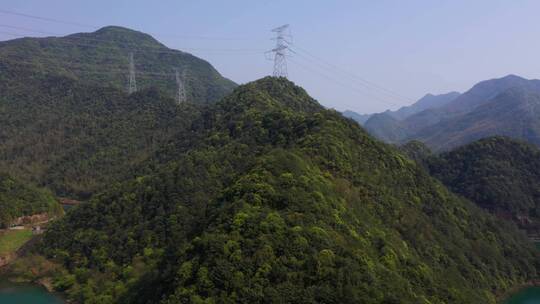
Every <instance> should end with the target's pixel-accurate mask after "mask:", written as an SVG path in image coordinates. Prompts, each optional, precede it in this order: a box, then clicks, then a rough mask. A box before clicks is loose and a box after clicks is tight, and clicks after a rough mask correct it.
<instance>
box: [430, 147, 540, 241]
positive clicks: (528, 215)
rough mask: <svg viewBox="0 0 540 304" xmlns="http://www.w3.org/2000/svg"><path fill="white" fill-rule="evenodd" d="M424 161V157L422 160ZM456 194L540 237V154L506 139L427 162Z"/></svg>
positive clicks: (457, 150)
mask: <svg viewBox="0 0 540 304" xmlns="http://www.w3.org/2000/svg"><path fill="white" fill-rule="evenodd" d="M420 158H421V157H420ZM424 163H425V164H427V168H428V169H429V171H430V172H431V174H432V175H433V176H435V177H437V178H438V179H440V180H441V181H442V182H443V183H444V184H445V185H446V186H447V187H448V188H450V189H451V190H452V191H454V192H456V193H459V194H461V195H463V196H465V197H467V198H468V199H470V200H472V201H474V202H476V203H477V204H478V205H479V206H481V207H482V208H485V209H488V210H489V211H491V212H493V213H496V214H498V215H499V216H501V217H505V218H508V219H512V220H514V221H515V222H516V223H518V224H519V225H520V226H521V227H522V228H524V229H527V230H528V231H529V232H530V233H534V234H539V233H540V150H539V149H538V148H537V147H535V146H532V145H530V144H527V143H524V142H520V141H516V140H512V139H510V138H505V137H492V138H486V139H482V140H479V141H477V142H474V143H472V144H469V145H467V146H464V147H461V148H458V149H456V150H454V151H451V152H447V153H443V154H441V155H438V156H429V157H427V158H424Z"/></svg>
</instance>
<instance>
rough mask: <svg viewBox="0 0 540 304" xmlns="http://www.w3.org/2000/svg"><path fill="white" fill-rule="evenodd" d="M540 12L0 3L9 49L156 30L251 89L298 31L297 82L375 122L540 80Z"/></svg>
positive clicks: (334, 5) (520, 5) (0, 28)
mask: <svg viewBox="0 0 540 304" xmlns="http://www.w3.org/2000/svg"><path fill="white" fill-rule="evenodd" d="M58 7H61V8H62V9H61V10H58V9H57V8H58ZM104 8H106V9H104ZM463 8H465V9H463ZM538 9H540V3H536V2H534V1H515V2H512V3H508V2H503V1H487V0H484V1H476V2H475V3H469V2H466V1H453V2H452V3H433V2H432V1H414V2H408V3H396V2H395V1H377V2H376V3H375V2H364V1H362V2H358V1H334V2H331V3H323V2H316V3H314V2H313V1H309V2H308V1H296V2H294V3H288V2H286V1H272V2H270V1H260V2H257V3H254V2H253V1H228V2H227V3H222V2H213V1H183V2H182V3H178V2H174V1H162V2H159V3H145V2H143V1H118V2H114V3H112V4H111V3H108V2H106V1H103V0H98V1H92V2H91V3H78V2H77V3H75V2H70V1H66V0H54V1H48V2H47V3H46V4H45V3H42V2H40V1H36V0H30V1H25V2H19V1H14V0H7V1H4V2H3V4H2V5H0V15H1V16H2V21H0V40H10V39H13V38H16V37H17V35H20V36H31V37H42V36H50V35H48V33H54V34H58V35H66V34H70V33H75V32H91V31H94V30H97V29H98V28H101V27H103V26H107V25H118V26H123V27H128V28H132V29H136V30H139V31H142V32H145V33H149V34H151V35H153V36H154V37H155V38H156V39H158V40H159V41H161V42H163V43H164V44H165V45H167V46H168V47H170V48H175V49H180V50H185V51H187V52H189V53H192V54H194V55H196V56H198V57H201V58H203V59H205V60H207V61H209V62H210V63H211V64H212V65H213V66H214V67H215V68H216V69H217V70H218V71H219V72H220V73H221V74H222V75H224V76H225V77H227V78H230V79H231V80H233V81H235V82H237V83H245V82H248V81H251V80H255V79H258V78H261V77H264V76H266V75H269V74H271V73H272V62H271V61H269V60H266V58H265V54H264V52H265V51H266V50H270V49H272V47H273V46H274V42H273V41H272V40H270V38H271V37H272V33H271V32H270V30H271V29H272V28H273V27H275V26H279V25H281V24H285V23H288V24H290V25H291V31H292V34H293V37H294V41H293V45H292V48H294V49H295V50H296V53H291V58H289V61H288V67H289V79H291V80H292V81H294V82H296V83H297V84H299V85H301V86H303V87H304V88H305V89H306V90H307V91H308V92H309V93H310V94H311V95H312V96H313V97H315V98H316V99H318V100H319V101H320V102H321V103H322V104H323V105H325V106H327V107H331V108H336V109H338V110H346V109H349V110H353V111H355V112H358V113H372V112H380V111H384V110H386V109H388V108H390V109H397V108H399V107H401V106H405V105H409V104H411V103H413V102H414V101H416V100H418V99H419V98H421V97H422V96H424V95H426V94H427V93H432V94H441V93H447V92H450V91H458V92H464V91H466V90H467V89H469V88H470V87H471V86H472V85H474V84H475V83H477V82H479V81H482V80H486V79H492V78H499V77H503V76H505V75H508V74H516V75H519V76H522V77H525V78H539V77H540V63H537V60H534V59H535V57H536V54H538V53H540V42H538V39H535V38H536V37H537V36H539V34H540V24H538V22H536V16H535V14H534V12H535V11H537V10H538ZM2 10H3V11H2ZM13 12H15V13H21V14H28V15H32V16H39V17H44V18H47V19H54V20H57V21H62V22H64V23H62V22H52V21H51V20H41V19H38V18H29V17H25V16H21V15H15V14H10V13H13ZM516 16H519V18H516ZM507 20H511V22H510V21H508V22H505V21H507ZM66 21H67V22H66Z"/></svg>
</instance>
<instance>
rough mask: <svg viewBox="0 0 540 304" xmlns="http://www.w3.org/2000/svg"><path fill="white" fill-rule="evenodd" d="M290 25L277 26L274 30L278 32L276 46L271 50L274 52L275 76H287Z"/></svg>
mask: <svg viewBox="0 0 540 304" xmlns="http://www.w3.org/2000/svg"><path fill="white" fill-rule="evenodd" d="M288 29H289V25H288V24H285V25H282V26H280V27H276V28H275V29H273V30H272V32H274V33H276V37H275V38H273V40H276V47H275V48H274V49H272V50H271V51H270V52H272V53H274V56H273V57H274V58H273V60H274V73H273V75H274V77H287V76H288V75H287V49H288V48H289V46H288V44H289V43H290V42H289V41H287V38H291V35H290V33H289V32H288Z"/></svg>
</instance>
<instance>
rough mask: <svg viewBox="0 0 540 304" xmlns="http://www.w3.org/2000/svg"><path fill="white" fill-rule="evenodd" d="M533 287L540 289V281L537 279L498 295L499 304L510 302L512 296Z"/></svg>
mask: <svg viewBox="0 0 540 304" xmlns="http://www.w3.org/2000/svg"><path fill="white" fill-rule="evenodd" d="M531 287H540V279H536V280H533V281H529V282H526V283H523V284H520V285H517V286H515V287H512V288H510V289H509V290H507V291H505V292H504V293H501V294H499V295H496V300H497V303H504V302H505V301H507V300H509V299H510V298H511V297H512V296H514V295H516V294H518V293H520V292H522V291H524V290H526V289H528V288H531Z"/></svg>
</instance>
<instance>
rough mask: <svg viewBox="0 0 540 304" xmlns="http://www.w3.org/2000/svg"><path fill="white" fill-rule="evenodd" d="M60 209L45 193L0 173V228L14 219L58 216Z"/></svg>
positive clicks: (48, 194) (47, 193)
mask: <svg viewBox="0 0 540 304" xmlns="http://www.w3.org/2000/svg"><path fill="white" fill-rule="evenodd" d="M61 212H62V208H61V207H60V205H59V204H58V202H57V201H56V200H55V199H54V197H53V196H52V195H51V194H50V193H49V192H47V191H45V190H41V189H37V188H35V187H33V186H30V185H27V184H26V183H23V182H21V181H19V180H16V179H14V178H12V177H11V176H9V175H7V174H5V173H0V228H5V227H6V226H9V224H10V223H11V222H12V221H13V220H14V219H16V218H18V217H21V216H26V215H33V214H37V213H49V214H50V215H51V216H53V215H57V214H60V213H61Z"/></svg>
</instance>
